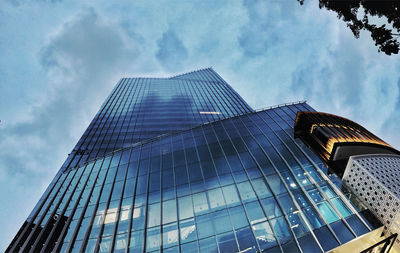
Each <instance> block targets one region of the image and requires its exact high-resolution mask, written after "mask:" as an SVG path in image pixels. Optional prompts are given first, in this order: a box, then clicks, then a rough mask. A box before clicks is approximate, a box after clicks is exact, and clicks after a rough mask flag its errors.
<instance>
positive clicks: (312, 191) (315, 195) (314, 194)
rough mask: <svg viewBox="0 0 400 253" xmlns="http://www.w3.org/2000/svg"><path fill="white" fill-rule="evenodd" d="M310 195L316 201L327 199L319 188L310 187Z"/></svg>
mask: <svg viewBox="0 0 400 253" xmlns="http://www.w3.org/2000/svg"><path fill="white" fill-rule="evenodd" d="M307 192H308V195H309V196H310V198H311V199H312V200H313V201H314V202H315V203H318V202H321V201H323V200H325V198H324V197H322V195H321V193H320V192H319V191H318V190H317V189H310V190H308V191H307Z"/></svg>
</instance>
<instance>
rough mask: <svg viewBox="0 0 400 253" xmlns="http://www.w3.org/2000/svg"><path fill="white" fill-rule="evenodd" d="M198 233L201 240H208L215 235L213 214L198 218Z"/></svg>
mask: <svg viewBox="0 0 400 253" xmlns="http://www.w3.org/2000/svg"><path fill="white" fill-rule="evenodd" d="M196 225H197V228H198V229H197V233H198V235H199V238H200V239H201V238H206V237H209V236H211V235H214V234H215V231H214V225H213V214H205V215H201V216H198V217H196Z"/></svg>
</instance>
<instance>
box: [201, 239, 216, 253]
mask: <svg viewBox="0 0 400 253" xmlns="http://www.w3.org/2000/svg"><path fill="white" fill-rule="evenodd" d="M199 246H200V253H213V252H218V248H217V243H216V241H215V237H214V236H213V237H209V238H206V239H203V240H200V241H199Z"/></svg>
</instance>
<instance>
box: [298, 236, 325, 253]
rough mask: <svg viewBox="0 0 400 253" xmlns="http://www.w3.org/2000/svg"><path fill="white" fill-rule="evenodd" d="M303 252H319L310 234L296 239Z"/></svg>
mask: <svg viewBox="0 0 400 253" xmlns="http://www.w3.org/2000/svg"><path fill="white" fill-rule="evenodd" d="M297 240H298V242H299V244H300V248H301V249H302V250H303V252H321V249H320V247H319V246H318V244H317V242H316V241H315V239H314V237H313V236H312V235H311V233H307V234H306V235H305V236H302V237H300V238H298V239H297Z"/></svg>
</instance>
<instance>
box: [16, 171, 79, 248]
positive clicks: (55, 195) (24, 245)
mask: <svg viewBox="0 0 400 253" xmlns="http://www.w3.org/2000/svg"><path fill="white" fill-rule="evenodd" d="M76 172H77V171H74V172H71V173H73V176H72V177H71V178H70V179H69V181H68V182H66V179H67V178H68V176H66V178H65V180H64V182H63V184H64V183H67V187H66V188H65V191H64V192H63V193H60V194H61V197H60V200H59V201H61V199H62V198H63V197H64V196H65V193H66V192H67V189H68V187H69V185H70V183H71V181H72V180H73V178H74V177H75V174H76ZM60 187H61V185H60ZM59 189H60V188H58V190H59ZM58 193H59V192H58V191H57V193H56V194H54V196H53V198H52V200H51V201H50V202H49V204H48V205H47V207H46V209H45V211H44V212H43V214H42V216H41V217H40V218H39V220H38V222H37V223H36V225H35V227H34V228H33V229H32V230H31V232H30V234H29V236H28V237H27V238H26V239H25V242H24V244H23V245H22V246H21V248H22V249H23V250H22V251H25V248H26V246H27V244H28V243H29V241H31V240H34V239H32V236H33V234H34V233H35V231H36V229H37V228H38V227H39V226H40V223H41V222H42V221H43V219H44V218H45V217H46V214H47V212H49V209H50V207H51V205H52V204H53V202H54V200H55V199H56V197H57V194H58ZM46 224H47V223H46ZM36 239H37V238H36Z"/></svg>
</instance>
